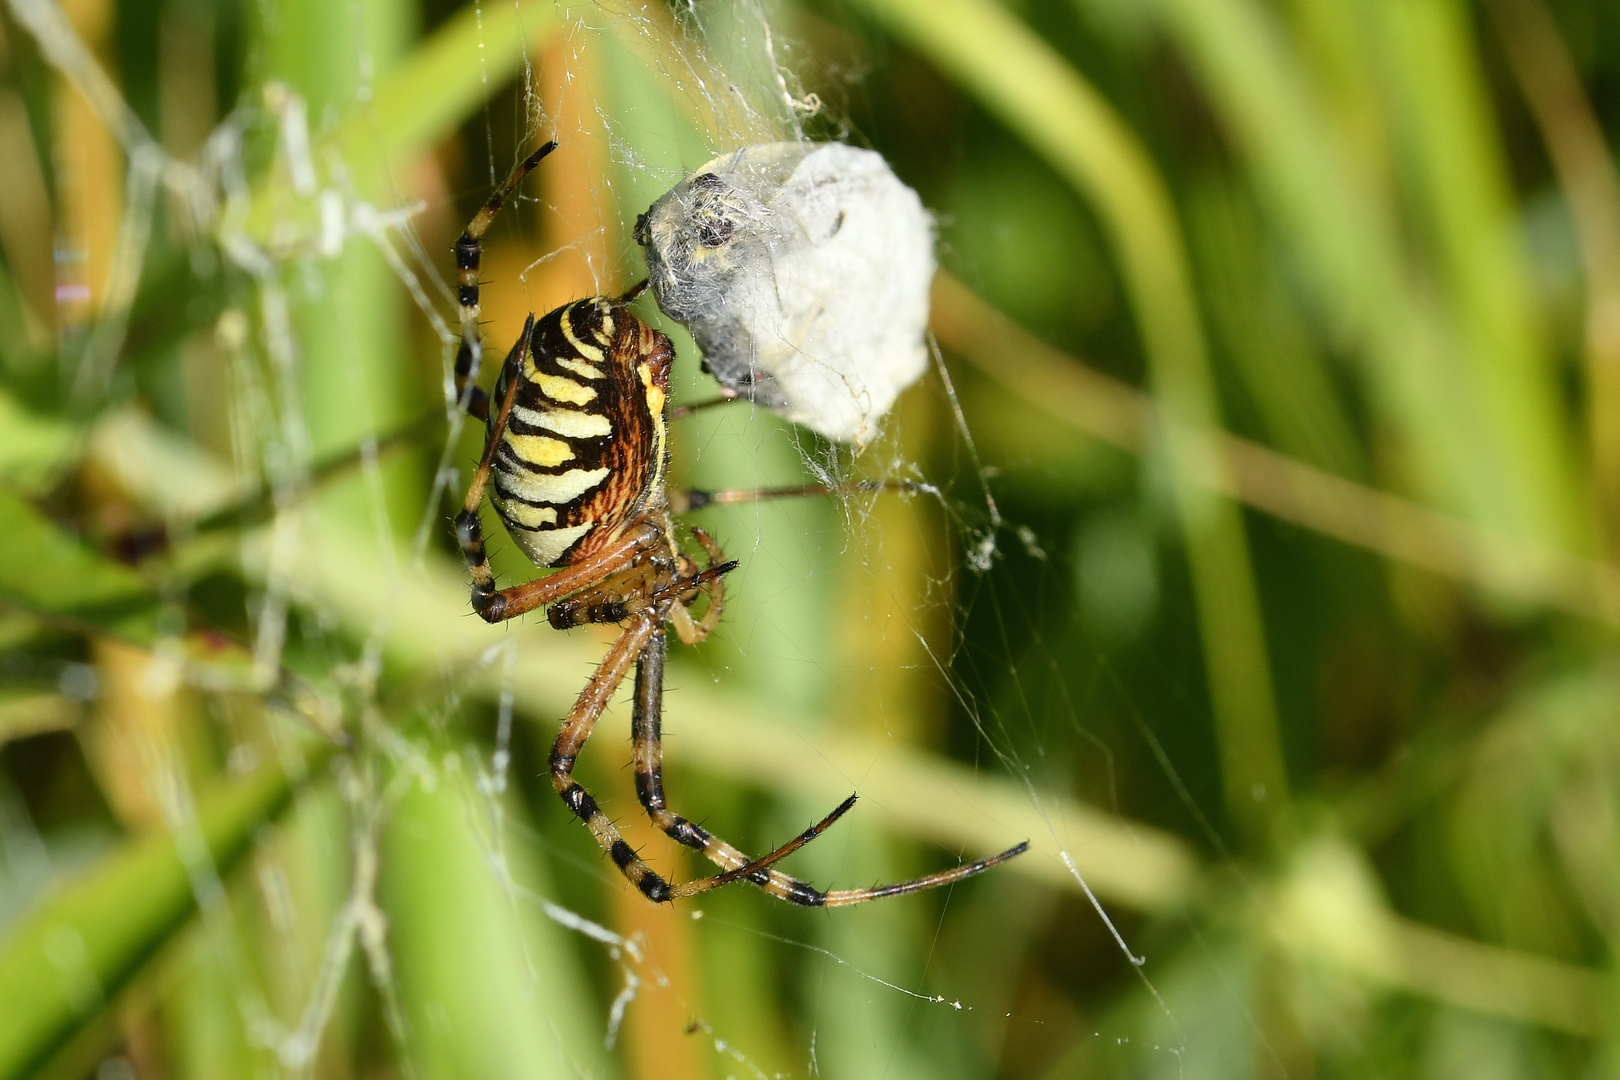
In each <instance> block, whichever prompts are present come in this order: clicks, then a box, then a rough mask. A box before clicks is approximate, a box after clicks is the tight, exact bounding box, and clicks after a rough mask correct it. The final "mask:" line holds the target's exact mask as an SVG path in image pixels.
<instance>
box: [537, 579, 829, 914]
mask: <svg viewBox="0 0 1620 1080" xmlns="http://www.w3.org/2000/svg"><path fill="white" fill-rule="evenodd" d="M662 621H663V612H662V611H660V610H659V609H658V608H651V609H648V610H647V611H645V612H643V613H641V614H640V615H638V616H636V618H635V619H634V620H633V621H632V622H631V623H630V625H629V626H628V627H626V628H625V631H624V633H623V634H620V635H619V640H618V641H616V642H614V643H613V648H611V649H609V650H608V654H607V656H605V657H603V659H602V663H601V664H600V665H599V666H598V667H597V669H596V674H595V675H593V676H591V681H590V682H588V683H586V684H585V689H584V690H583V691H581V693H580V695H579V698H578V700H576V701H575V702H574V707H573V708H572V709H570V710H569V712H568V717H567V719H565V720H564V721H563V725H562V730H561V731H560V732H558V734H557V741H556V742H555V743H553V744H552V746H551V786H552V787H554V788H556V789H557V794H558V795H560V796H562V800H563V802H564V803H566V804H567V806H568V809H570V810H572V811H573V812H574V816H575V817H577V818H579V819H580V820H581V821H583V822H584V823H585V827H586V828H588V829H590V830H591V835H592V836H594V837H595V838H596V842H597V843H598V844H599V845H601V847H602V850H603V851H605V852H607V853H608V856H609V858H611V859H612V860H613V864H614V865H615V866H617V867H618V868H619V872H620V873H622V874H623V875H624V876H625V877H626V878H628V879H629V881H630V883H631V884H632V885H634V886H635V887H636V888H637V889H639V890H641V894H642V895H643V896H645V897H646V898H647V899H649V900H652V901H654V902H655V903H664V902H667V901H670V900H674V899H677V898H680V897H685V896H692V895H694V894H696V893H700V892H705V891H707V890H709V889H713V888H717V887H719V886H721V885H726V884H729V883H731V882H732V881H734V880H736V879H737V878H739V877H743V876H745V875H751V874H755V873H766V872H768V871H766V870H765V869H764V868H765V867H768V866H769V865H770V864H771V863H773V862H775V861H776V860H778V859H781V858H783V857H785V856H787V855H790V854H792V853H793V852H794V851H797V850H798V849H799V848H800V847H802V846H804V845H805V844H806V843H808V842H809V841H810V840H811V839H813V838H814V836H816V835H817V834H819V833H820V831H821V830H822V829H825V828H826V827H827V826H829V825H831V824H832V823H833V822H834V821H836V820H838V818H839V817H840V816H842V815H843V813H844V811H846V810H848V809H849V808H850V807H851V806H853V805H855V800H854V798H850V799H848V800H846V801H845V802H844V804H843V805H842V806H840V807H839V808H838V809H836V810H834V811H833V812H832V813H831V814H829V815H828V816H827V817H826V818H825V819H823V820H822V821H821V822H820V823H819V824H818V825H817V826H816V827H815V828H814V829H812V830H810V831H808V832H806V833H804V834H801V835H800V836H796V837H794V838H793V839H792V840H790V841H788V842H787V843H786V844H783V845H782V846H781V847H779V848H777V849H776V850H775V851H773V852H771V853H770V854H769V855H767V856H765V857H764V858H763V859H759V860H757V861H756V862H753V863H749V862H748V860H746V859H744V860H742V862H741V864H739V866H738V868H737V870H736V871H735V872H733V873H729V874H719V875H716V876H715V877H712V878H705V879H703V880H701V881H694V882H690V883H688V884H685V885H676V886H671V885H670V884H669V883H668V882H666V881H665V880H664V879H663V878H662V877H660V876H659V875H658V874H657V873H656V872H655V871H654V870H653V869H652V867H650V866H648V865H647V864H646V863H645V862H644V861H642V859H641V857H640V856H639V855H637V854H636V853H635V850H634V849H633V848H631V847H630V845H629V844H627V843H625V840H624V837H623V835H621V834H620V832H619V830H618V828H617V827H615V826H614V824H613V822H612V821H611V820H609V819H608V816H607V815H606V814H604V813H603V812H602V808H601V807H600V806H598V805H597V803H596V800H595V799H593V798H592V797H591V794H590V792H588V791H586V790H585V789H584V788H583V787H581V786H580V785H579V784H578V783H577V782H576V781H575V780H574V762H575V761H576V760H577V759H578V757H579V752H580V750H581V749H582V748H583V747H584V746H585V740H586V739H588V738H590V736H591V731H592V729H593V728H595V727H596V722H597V721H598V720H599V719H601V717H602V711H603V710H604V709H606V708H607V703H608V701H610V700H611V699H612V697H613V692H614V691H615V690H617V689H618V687H619V684H620V683H621V682H623V681H624V676H625V674H626V673H627V672H628V671H629V670H630V664H631V662H632V661H633V660H635V658H636V657H637V656H638V654H639V653H640V652H641V651H642V650H643V649H644V648H645V646H646V644H647V642H648V640H649V639H650V638H652V637H655V636H656V637H657V638H658V640H659V641H662V640H663V627H662V625H661V624H662ZM750 880H752V878H750Z"/></svg>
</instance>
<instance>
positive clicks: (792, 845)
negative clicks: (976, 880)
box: [620, 625, 1029, 907]
mask: <svg viewBox="0 0 1620 1080" xmlns="http://www.w3.org/2000/svg"><path fill="white" fill-rule="evenodd" d="M621 640H622V639H621ZM667 653H668V639H667V638H666V637H665V634H664V629H663V627H662V626H661V625H655V626H653V628H652V629H651V630H650V631H649V632H648V633H647V634H646V636H645V643H644V644H643V645H642V646H641V652H640V655H639V656H638V657H637V660H636V695H635V707H634V712H633V714H632V719H631V722H630V730H631V737H632V739H633V740H634V743H635V749H634V754H635V768H636V797H637V798H639V799H640V800H641V805H642V806H643V807H644V808H645V809H646V811H647V816H648V817H650V818H652V821H653V824H654V825H657V826H658V827H659V828H660V829H662V830H663V831H664V833H665V834H666V835H668V836H669V837H670V838H671V839H672V840H674V841H675V842H676V843H678V844H681V845H683V846H685V847H689V848H691V849H692V850H694V851H700V852H702V853H703V856H704V858H706V859H708V860H709V861H710V862H712V863H714V864H715V865H716V866H718V867H720V868H721V869H722V870H724V871H725V872H724V873H722V874H718V875H716V876H715V877H712V878H705V879H703V881H702V882H693V883H692V884H691V885H689V886H677V887H676V888H675V889H673V890H671V895H670V898H671V899H674V898H677V897H680V896H685V895H690V894H691V893H693V892H701V891H703V889H700V888H697V887H696V886H698V885H702V886H703V888H715V887H717V886H719V885H724V884H727V883H729V882H732V881H748V882H750V883H752V884H754V885H757V886H759V887H760V888H761V889H763V890H765V891H766V892H767V893H769V894H770V895H772V896H774V897H776V898H777V899H778V900H785V901H787V902H788V903H790V904H797V905H798V906H800V907H845V906H847V905H849V904H859V903H861V902H862V901H865V900H876V899H879V898H881V897H885V896H902V895H904V894H906V893H914V892H921V891H922V890H924V889H934V888H938V887H939V886H941V885H950V884H952V883H954V882H957V881H961V880H962V879H963V878H970V877H972V876H973V875H975V874H982V873H983V872H984V871H986V870H988V869H990V868H991V867H992V866H996V865H998V864H1000V863H1004V862H1006V861H1007V860H1008V859H1011V858H1015V857H1016V856H1019V855H1022V854H1023V853H1024V852H1026V851H1028V850H1029V842H1028V841H1027V840H1026V841H1025V842H1023V843H1022V844H1018V845H1017V846H1015V847H1011V848H1008V849H1007V850H1006V851H1003V852H1002V853H1001V854H999V855H992V856H990V857H989V858H987V859H979V860H978V861H976V862H971V863H967V864H965V865H963V866H958V867H956V868H955V869H952V870H946V871H942V872H941V873H938V874H929V875H928V876H927V877H920V878H916V879H913V880H911V881H901V882H897V883H895V884H893V885H878V886H874V887H872V888H869V889H834V890H832V891H830V892H822V891H821V890H819V889H817V888H815V887H813V886H811V885H808V884H806V883H805V882H802V881H799V880H798V879H796V878H792V877H789V876H788V875H786V874H784V873H782V872H781V871H779V870H772V869H769V867H770V865H771V864H772V863H774V862H776V861H777V860H779V859H781V858H783V857H785V856H786V855H788V854H791V853H792V852H793V851H796V850H798V849H799V848H801V847H803V846H804V845H805V844H808V843H809V842H810V841H812V840H814V839H815V838H816V837H818V836H820V835H821V834H822V833H823V832H824V831H825V830H826V829H827V827H828V826H830V825H831V824H832V823H833V822H835V821H837V820H838V819H839V818H840V817H843V816H844V813H845V812H846V811H847V810H849V808H850V807H852V806H854V805H855V800H856V798H857V797H858V796H856V795H851V796H850V797H849V798H847V799H845V800H844V801H843V802H842V803H841V804H839V806H838V808H837V809H835V810H834V811H833V812H832V813H830V814H828V815H827V816H826V817H825V818H823V819H822V820H821V821H819V822H817V823H816V824H815V825H812V826H811V827H810V828H808V829H806V830H805V831H804V832H802V833H800V834H799V835H798V836H797V837H795V838H794V839H793V840H791V841H789V842H788V843H787V844H784V845H783V846H782V847H780V848H777V849H776V850H775V851H773V852H771V854H770V855H767V856H766V857H765V858H763V859H757V860H751V859H749V858H748V856H747V855H744V854H743V853H742V852H741V851H739V850H738V849H737V848H735V847H733V846H732V845H731V844H728V843H727V842H726V841H724V840H722V839H720V838H719V837H717V836H715V835H714V834H713V833H711V832H709V831H708V830H707V829H705V828H703V827H702V826H701V825H697V824H694V823H693V822H691V821H688V820H687V819H686V818H684V817H681V816H680V815H679V814H676V813H673V812H672V811H671V810H670V809H669V807H668V806H667V805H666V804H665V800H664V750H663V731H662V728H663V708H664V706H663V702H664V660H665V658H666V656H667ZM622 677H623V676H622V675H621V676H620V678H622ZM628 874H629V872H628V871H626V875H627V876H628ZM631 880H635V879H634V878H632V879H631ZM682 889H686V890H688V891H687V892H682V891H680V890H682ZM643 891H644V892H645V891H646V890H645V889H644V890H643ZM649 895H650V894H649Z"/></svg>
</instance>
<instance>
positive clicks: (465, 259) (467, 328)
mask: <svg viewBox="0 0 1620 1080" xmlns="http://www.w3.org/2000/svg"><path fill="white" fill-rule="evenodd" d="M555 149H557V141H556V140H555V139H553V140H552V141H551V142H548V143H546V145H544V146H542V147H541V148H540V149H538V150H536V151H535V152H534V153H532V154H530V155H529V156H528V157H526V158H524V159H523V160H522V161H521V162H519V163H518V165H517V168H515V169H513V170H512V174H511V175H510V176H508V177H507V178H506V182H505V183H504V184H502V185H501V186H500V187H499V188H497V189H496V191H495V194H493V195H491V196H490V197H489V202H487V203H485V204H484V206H483V209H481V210H479V211H478V213H477V214H475V215H473V219H472V220H471V221H470V222H468V223H467V228H466V231H464V232H463V233H462V234H461V238H460V239H458V240H457V241H456V247H455V252H456V271H457V286H456V299H457V300H458V301H459V302H460V304H461V344H460V345H459V346H458V347H457V349H456V378H455V386H456V400H457V401H459V402H463V403H464V407H465V408H466V410H467V411H468V412H469V413H471V414H472V415H474V416H476V417H477V418H478V419H480V420H484V419H487V418H488V415H489V395H488V394H486V393H484V391H482V390H480V389H478V387H476V386H473V387H471V388H470V389H469V384H470V383H471V382H472V381H473V380H474V379H476V378H477V377H478V368H479V365H480V364H481V363H482V362H483V359H484V344H483V340H482V339H481V338H480V337H479V335H478V261H479V259H480V257H482V255H483V245H482V244H481V243H480V241H482V240H483V237H484V232H485V231H486V230H487V229H488V228H489V223H490V222H491V221H493V220H494V219H495V215H496V213H497V212H499V210H500V208H501V206H502V205H503V204H504V203H505V202H506V200H507V199H509V198H511V197H512V192H514V191H516V190H517V186H518V184H520V183H521V182H522V181H523V178H524V177H525V176H527V175H529V170H531V169H533V168H534V167H535V166H536V165H538V164H540V161H541V159H542V158H544V157H545V156H546V155H547V154H549V153H551V152H552V151H553V150H555Z"/></svg>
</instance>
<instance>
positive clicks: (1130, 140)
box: [856, 0, 1288, 840]
mask: <svg viewBox="0 0 1620 1080" xmlns="http://www.w3.org/2000/svg"><path fill="white" fill-rule="evenodd" d="M856 6H857V7H859V8H861V9H862V10H865V11H867V12H869V13H870V14H871V15H873V16H874V17H876V18H877V19H878V20H879V21H880V22H882V23H883V25H885V26H886V27H888V28H889V29H890V30H891V31H892V32H893V33H894V34H895V35H896V36H897V37H899V38H900V39H901V40H903V41H905V42H906V43H908V44H909V45H911V46H912V47H913V48H915V49H917V50H918V51H919V52H921V53H922V54H923V55H924V56H925V57H927V58H928V59H929V60H931V61H932V62H933V63H935V64H936V65H938V66H939V67H940V68H941V70H942V71H944V72H945V73H946V74H947V75H948V76H950V77H952V78H954V79H955V80H956V81H957V82H959V83H960V84H961V85H962V86H963V88H964V89H966V90H967V91H968V92H969V93H971V94H972V95H973V96H974V97H975V98H977V99H978V100H979V102H980V103H981V104H982V105H983V106H984V107H985V108H986V109H988V110H989V111H990V112H991V113H992V114H993V115H994V116H996V117H997V118H999V119H1000V120H1001V121H1002V122H1003V123H1004V124H1006V125H1007V126H1008V128H1010V129H1011V130H1012V131H1014V132H1016V133H1017V134H1018V135H1019V136H1020V137H1022V138H1023V139H1024V140H1025V141H1026V142H1027V143H1028V144H1029V145H1030V146H1031V147H1033V148H1034V149H1035V150H1036V151H1037V152H1038V153H1040V154H1041V155H1042V156H1043V157H1044V158H1045V159H1046V160H1047V161H1048V162H1049V163H1050V164H1051V165H1052V167H1053V168H1055V169H1056V170H1057V172H1058V173H1059V175H1061V176H1062V177H1064V179H1066V180H1067V181H1068V182H1069V183H1070V184H1071V185H1072V186H1073V187H1074V189H1075V190H1076V191H1077V192H1078V193H1079V194H1080V196H1081V197H1082V198H1084V199H1086V200H1087V201H1088V202H1090V203H1091V204H1092V205H1093V207H1094V208H1095V209H1096V212H1097V214H1098V217H1099V218H1100V219H1101V221H1102V224H1103V228H1104V230H1105V231H1106V232H1107V234H1108V236H1109V239H1110V241H1111V243H1112V246H1113V251H1114V256H1115V258H1116V259H1117V260H1118V262H1119V265H1120V267H1121V271H1122V277H1123V279H1124V282H1125V288H1126V290H1127V292H1128V294H1129V296H1130V299H1131V304H1132V307H1133V309H1134V312H1135V315H1136V325H1137V328H1138V331H1139V333H1140V334H1141V336H1142V340H1143V343H1144V345H1145V351H1146V353H1147V359H1148V365H1149V369H1150V371H1151V373H1152V382H1153V388H1154V392H1155V393H1156V394H1157V395H1158V396H1159V398H1160V400H1161V401H1162V402H1163V403H1164V404H1165V406H1166V408H1167V409H1168V410H1169V411H1170V413H1171V414H1172V415H1174V416H1176V417H1178V418H1180V419H1182V420H1184V421H1186V422H1187V423H1188V425H1189V426H1190V425H1202V426H1203V427H1206V428H1211V427H1219V426H1220V425H1219V420H1220V412H1219V405H1218V402H1217V400H1216V396H1215V389H1214V383H1213V378H1212V376H1211V373H1210V369H1209V362H1208V354H1207V350H1206V346H1205V342H1204V334H1203V329H1202V327H1201V326H1200V324H1199V317H1198V309H1197V303H1196V301H1195V299H1194V297H1193V292H1192V282H1191V279H1190V274H1189V271H1188V267H1187V258H1186V252H1185V250H1184V247H1183V244H1182V239H1181V234H1180V230H1179V227H1178V226H1177V223H1176V215H1175V209H1174V207H1173V205H1172V203H1171V200H1170V195H1169V191H1168V190H1167V188H1166V186H1165V183H1164V179H1163V177H1162V176H1161V175H1160V173H1159V171H1158V169H1157V168H1156V167H1155V165H1154V164H1153V161H1152V159H1150V158H1149V157H1148V155H1147V152H1146V150H1145V149H1144V148H1143V146H1142V144H1141V142H1140V141H1139V140H1138V139H1137V137H1136V135H1135V133H1133V132H1132V131H1131V130H1130V128H1129V127H1128V126H1126V124H1125V123H1124V121H1123V120H1122V119H1121V118H1120V116H1119V115H1118V114H1117V113H1116V112H1115V111H1114V110H1113V108H1112V107H1111V106H1110V105H1109V104H1108V102H1107V101H1105V100H1104V99H1103V98H1102V96H1101V95H1100V94H1098V93H1097V91H1096V89H1095V88H1094V87H1092V85H1091V84H1090V83H1089V82H1087V81H1086V79H1085V78H1084V77H1083V76H1082V75H1081V74H1080V73H1079V72H1078V71H1076V70H1075V69H1074V68H1073V67H1071V66H1070V65H1069V64H1068V63H1067V62H1066V61H1064V59H1063V58H1062V57H1061V56H1059V55H1058V54H1057V52H1056V51H1054V50H1053V49H1052V48H1051V47H1050V46H1048V45H1047V44H1046V43H1045V42H1043V41H1041V40H1040V39H1039V38H1038V37H1036V36H1035V34H1034V33H1032V32H1031V31H1030V30H1029V29H1028V28H1027V27H1025V26H1024V25H1023V24H1022V23H1020V22H1018V20H1017V19H1015V18H1014V17H1013V16H1011V15H1009V14H1008V13H1007V12H1006V11H1005V10H1004V9H1002V8H1000V7H998V6H996V5H994V4H991V3H987V2H984V0H857V2H856ZM1167 441H1168V444H1169V446H1168V449H1169V453H1170V459H1171V461H1172V462H1173V464H1174V466H1175V467H1174V483H1175V493H1176V502H1177V506H1178V508H1179V511H1180V514H1181V519H1182V525H1183V528H1184V530H1185V534H1186V540H1187V554H1188V559H1189V561H1190V562H1191V565H1192V577H1193V588H1194V591H1195V592H1196V594H1197V599H1198V622H1199V633H1200V637H1201V639H1202V641H1203V646H1204V659H1205V665H1206V668H1207V671H1208V677H1209V683H1210V692H1211V697H1212V699H1213V706H1214V712H1215V722H1216V727H1217V733H1218V737H1219V742H1220V748H1221V765H1222V778H1223V782H1224V786H1225V790H1226V804H1227V808H1228V811H1229V812H1230V814H1231V816H1232V819H1233V821H1234V822H1236V823H1237V824H1238V826H1239V828H1240V829H1241V830H1242V831H1243V832H1245V833H1246V834H1247V835H1248V836H1249V837H1250V838H1251V839H1252V840H1260V839H1261V838H1262V837H1263V836H1264V834H1265V832H1266V829H1267V824H1266V823H1267V821H1268V819H1270V818H1271V817H1272V815H1273V812H1274V811H1275V810H1277V809H1279V808H1282V807H1284V806H1285V805H1286V801H1287V791H1288V787H1287V778H1286V776H1287V774H1286V771H1285V768H1284V764H1283V758H1282V748H1281V741H1280V737H1279V734H1278V730H1277V711H1276V704H1275V701H1274V700H1273V697H1272V686H1271V673H1270V666H1269V661H1268V659H1267V653H1266V644H1265V635H1264V630H1263V627H1262V625H1261V619H1260V607H1259V601H1258V598H1257V596H1256V593H1255V584H1254V573H1253V568H1252V566H1251V565H1250V562H1249V554H1248V543H1247V540H1246V539H1245V536H1244V532H1243V521H1242V518H1241V516H1240V515H1239V513H1238V510H1237V508H1236V507H1234V506H1233V505H1232V504H1231V503H1230V502H1227V501H1225V500H1221V499H1218V498H1215V497H1212V496H1211V495H1210V494H1209V493H1208V492H1207V491H1205V490H1203V489H1201V488H1200V487H1199V486H1198V485H1197V484H1196V483H1194V482H1193V480H1192V478H1191V477H1192V473H1193V471H1194V470H1195V469H1196V467H1197V463H1199V462H1203V461H1207V460H1209V459H1210V457H1211V454H1210V452H1209V448H1208V447H1207V446H1206V445H1205V443H1204V441H1203V440H1202V439H1201V438H1198V437H1197V436H1194V435H1192V434H1190V427H1189V428H1184V429H1179V430H1178V431H1177V432H1176V433H1174V434H1172V435H1171V436H1170V437H1169V439H1168V440H1167Z"/></svg>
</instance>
